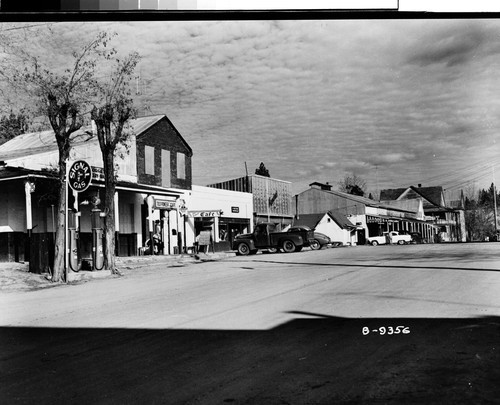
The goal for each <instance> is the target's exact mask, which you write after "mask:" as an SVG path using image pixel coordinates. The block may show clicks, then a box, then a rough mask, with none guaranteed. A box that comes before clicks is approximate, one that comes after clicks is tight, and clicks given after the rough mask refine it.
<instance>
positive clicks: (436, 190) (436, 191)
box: [380, 186, 443, 207]
mask: <svg viewBox="0 0 500 405" xmlns="http://www.w3.org/2000/svg"><path fill="white" fill-rule="evenodd" d="M409 189H411V190H413V191H415V192H416V193H417V194H419V195H420V196H422V197H423V198H424V199H426V200H427V201H429V202H430V203H431V204H433V205H436V206H438V207H441V206H442V205H441V196H442V194H443V187H441V186H434V187H415V186H410V187H406V188H394V189H387V190H381V191H380V200H397V199H398V198H399V197H401V195H403V193H405V192H406V191H407V190H409Z"/></svg>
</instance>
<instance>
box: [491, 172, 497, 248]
mask: <svg viewBox="0 0 500 405" xmlns="http://www.w3.org/2000/svg"><path fill="white" fill-rule="evenodd" d="M491 169H492V171H493V209H494V213H495V214H494V215H495V237H496V240H498V219H497V217H498V212H497V187H496V184H495V183H496V182H495V165H493V166H491Z"/></svg>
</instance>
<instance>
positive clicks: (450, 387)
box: [0, 244, 500, 404]
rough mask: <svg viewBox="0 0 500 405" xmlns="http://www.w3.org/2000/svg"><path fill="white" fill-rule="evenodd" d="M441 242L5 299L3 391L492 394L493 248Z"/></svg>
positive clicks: (267, 398)
mask: <svg viewBox="0 0 500 405" xmlns="http://www.w3.org/2000/svg"><path fill="white" fill-rule="evenodd" d="M455 247H456V248H455ZM438 248H439V246H437V247H427V248H425V249H424V248H422V247H414V246H405V247H378V248H371V247H358V248H349V249H329V250H326V251H320V252H307V251H304V252H302V253H300V254H291V255H284V254H283V255H258V256H253V257H250V258H234V259H228V260H225V261H224V262H219V263H203V264H196V265H187V266H184V267H173V268H161V267H160V268H155V267H150V268H146V269H144V268H143V269H142V270H141V271H140V272H135V271H134V270H133V269H131V270H130V271H129V272H128V274H125V276H124V277H122V278H118V279H110V280H97V281H93V282H91V283H86V284H83V285H78V286H63V287H61V288H59V287H58V288H51V289H49V290H43V291H35V292H29V293H26V292H25V293H16V294H4V295H2V297H1V298H0V305H1V308H2V311H1V318H0V319H1V323H2V325H5V326H4V327H3V328H2V329H1V331H0V359H1V363H2V366H1V370H0V377H1V384H0V398H4V399H6V400H7V402H6V403H29V404H30V403H37V404H40V403H42V404H43V403H47V404H49V403H51V404H53V403H61V404H62V403H64V404H67V403H72V404H75V403H76V404H78V403H82V404H84V403H85V404H88V403H104V404H107V403H109V404H114V403H120V404H124V403H125V404H126V403H130V404H135V403H141V404H144V403H162V404H185V403H186V404H223V403H235V404H287V403H288V404H333V403H344V404H348V403H370V404H371V403H393V404H401V403H405V404H408V403H414V404H419V403H426V404H427V403H450V404H451V403H453V404H457V403H467V404H469V403H496V401H497V399H498V397H499V394H500V389H499V388H498V383H497V382H498V381H500V366H499V365H500V355H499V354H498V351H499V350H500V348H499V346H500V345H499V343H500V321H499V318H498V315H499V312H500V294H498V292H499V291H500V290H499V286H500V265H499V261H498V260H497V259H496V249H493V245H484V246H479V247H476V248H474V249H472V248H471V249H470V250H468V251H467V249H466V248H465V247H464V246H462V245H456V246H454V245H450V246H448V247H444V248H443V247H441V248H439V249H438ZM495 248H497V246H496V244H495ZM369 249H370V250H369ZM464 249H465V250H464ZM495 293H497V294H495ZM7 309H8V310H7ZM398 326H399V327H400V328H398Z"/></svg>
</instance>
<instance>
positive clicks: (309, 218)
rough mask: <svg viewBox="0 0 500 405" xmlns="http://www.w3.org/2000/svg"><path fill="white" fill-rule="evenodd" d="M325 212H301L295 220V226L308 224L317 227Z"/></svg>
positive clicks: (312, 227)
mask: <svg viewBox="0 0 500 405" xmlns="http://www.w3.org/2000/svg"><path fill="white" fill-rule="evenodd" d="M324 216H325V214H324V213H323V214H300V215H299V216H298V218H297V219H295V220H294V221H293V226H308V227H309V228H311V229H314V228H316V225H318V222H319V221H320V220H321V218H323V217H324Z"/></svg>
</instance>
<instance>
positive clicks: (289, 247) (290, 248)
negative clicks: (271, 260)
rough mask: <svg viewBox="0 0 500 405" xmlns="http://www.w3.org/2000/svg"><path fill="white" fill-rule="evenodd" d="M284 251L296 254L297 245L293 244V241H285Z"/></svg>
mask: <svg viewBox="0 0 500 405" xmlns="http://www.w3.org/2000/svg"><path fill="white" fill-rule="evenodd" d="M283 250H284V251H285V253H292V252H295V243H293V242H292V241H291V240H286V241H284V242H283Z"/></svg>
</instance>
